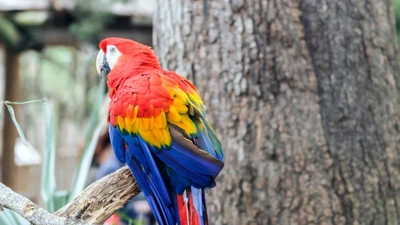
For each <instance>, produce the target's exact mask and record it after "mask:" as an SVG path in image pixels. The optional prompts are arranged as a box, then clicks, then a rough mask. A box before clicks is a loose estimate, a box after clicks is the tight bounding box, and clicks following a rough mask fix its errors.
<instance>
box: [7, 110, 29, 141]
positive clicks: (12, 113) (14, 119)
mask: <svg viewBox="0 0 400 225" xmlns="http://www.w3.org/2000/svg"><path fill="white" fill-rule="evenodd" d="M4 103H5V102H4ZM5 104H6V103H5ZM6 106H7V109H8V112H9V113H10V116H11V120H12V121H13V123H14V126H15V128H17V131H18V134H19V136H20V137H21V140H22V141H23V142H24V143H25V144H26V145H27V141H26V139H25V135H24V132H23V131H22V129H21V126H19V124H18V121H17V118H16V117H15V113H14V109H13V107H12V106H11V105H7V104H6Z"/></svg>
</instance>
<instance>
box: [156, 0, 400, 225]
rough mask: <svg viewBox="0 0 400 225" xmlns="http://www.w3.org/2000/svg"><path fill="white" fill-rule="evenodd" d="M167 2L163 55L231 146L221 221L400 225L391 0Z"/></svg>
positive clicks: (221, 185)
mask: <svg viewBox="0 0 400 225" xmlns="http://www.w3.org/2000/svg"><path fill="white" fill-rule="evenodd" d="M157 3H158V5H157V11H156V12H155V15H154V41H153V43H154V45H155V51H156V53H157V55H158V56H159V58H160V61H161V63H162V65H163V67H164V68H166V69H169V70H175V71H177V72H178V73H179V74H181V75H183V76H186V77H188V78H189V79H190V80H192V81H193V82H194V84H195V85H196V86H197V87H198V89H199V91H200V93H201V94H202V96H203V100H204V102H205V104H206V105H207V106H208V112H207V113H208V114H207V115H208V116H209V117H210V120H211V121H212V123H213V125H214V127H215V128H216V131H217V133H218V134H219V137H220V138H221V140H222V143H223V145H224V146H225V153H226V166H225V168H224V170H223V172H222V173H221V175H220V176H219V178H218V182H217V187H216V188H214V189H212V190H211V191H210V194H209V196H208V203H209V208H208V211H209V214H210V217H211V218H210V221H211V224H229V225H234V224H271V225H272V224H273V225H277V224H280V225H288V224H290V225H297V224H299V225H300V224H301V225H303V224H304V225H306V224H308V225H311V224H325V225H341V224H343V225H345V224H346V225H347V224H349V225H350V224H351V225H353V224H354V225H356V224H375V225H382V224H400V208H399V205H398V203H399V200H400V192H399V188H400V174H399V172H400V163H399V162H400V161H399V153H400V149H399V137H400V135H399V133H400V131H399V117H398V111H399V87H400V83H399V78H400V77H399V74H398V71H400V68H399V66H400V65H399V57H398V46H397V43H396V40H397V39H396V37H395V35H396V34H395V26H394V13H393V6H392V1H380V0H379V1H378V0H364V1H363V0H337V1H331V0H326V1H317V0H301V1H300V0H259V1H250V0H230V1H228V0H224V1H222V0H221V1H219V0H203V1H185V0H158V1H157Z"/></svg>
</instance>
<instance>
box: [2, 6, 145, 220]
mask: <svg viewBox="0 0 400 225" xmlns="http://www.w3.org/2000/svg"><path fill="white" fill-rule="evenodd" d="M40 1H42V0H40ZM40 1H37V3H38V2H40ZM43 1H44V0H43ZM10 2H12V1H10ZM32 2H34V1H32ZM49 2H51V4H54V5H50V7H49V8H48V9H45V10H37V9H35V10H2V9H1V5H2V4H4V3H2V4H0V50H1V48H2V47H4V48H5V49H7V50H6V51H4V52H5V54H7V53H6V52H7V51H13V52H16V53H18V54H19V60H20V74H19V76H20V85H21V86H20V88H21V96H20V99H21V100H24V101H27V100H34V99H43V100H44V101H45V103H44V104H42V103H38V104H36V103H35V104H24V105H20V106H19V110H18V112H17V114H16V115H13V116H15V117H16V119H17V121H18V123H19V124H20V125H21V126H20V130H19V131H20V132H21V133H23V134H24V136H26V139H27V141H28V142H29V144H30V145H31V146H34V147H35V149H37V150H38V152H39V153H40V155H41V156H42V160H41V162H42V163H41V164H40V165H29V166H26V167H19V168H18V169H17V171H14V173H15V174H18V176H24V177H18V179H16V180H17V181H16V185H15V187H17V189H15V187H14V188H13V189H14V190H15V191H17V192H19V193H21V194H22V195H24V196H27V197H29V198H30V199H32V200H33V201H35V202H36V203H39V204H40V205H42V206H43V207H44V208H46V209H47V210H49V211H50V212H54V211H56V210H58V209H59V208H60V207H62V206H64V205H65V204H66V203H67V202H68V201H70V200H71V199H72V198H73V197H74V196H76V195H77V194H79V193H80V192H81V191H82V189H83V188H84V187H85V186H86V185H87V180H88V179H87V178H88V174H89V173H88V171H89V169H90V168H89V167H90V166H91V165H92V159H93V154H94V149H95V146H96V143H97V139H98V137H99V135H100V133H101V132H103V131H104V129H105V128H106V125H105V124H106V120H105V118H106V107H107V105H108V103H107V100H106V99H107V96H106V88H105V81H104V80H103V81H101V80H100V78H99V76H98V75H97V72H96V71H95V64H94V61H95V57H96V55H97V52H98V47H97V45H98V42H99V41H100V40H101V39H102V38H104V36H105V35H108V34H110V33H111V34H113V32H114V33H115V36H122V37H123V36H124V35H126V37H127V38H130V37H131V36H132V33H133V32H138V33H139V34H141V33H143V32H142V31H143V30H144V31H145V32H144V35H143V36H141V37H142V38H144V39H143V40H142V41H141V42H144V43H146V42H147V43H151V24H148V23H147V24H145V25H142V24H139V25H138V24H136V23H135V22H134V20H133V18H135V19H137V18H138V17H139V16H135V17H133V12H132V13H128V14H127V13H126V12H127V10H128V12H129V9H134V10H133V11H135V10H139V9H140V7H136V6H135V7H133V4H136V3H140V4H139V5H138V6H141V7H143V6H144V9H145V8H146V7H148V6H149V5H151V4H152V3H151V1H140V0H117V1H113V0H75V1H70V2H74V3H75V4H74V5H73V7H72V8H65V9H64V8H63V9H59V6H58V5H57V4H56V3H57V2H65V1H58V0H56V1H49ZM115 9H117V10H115ZM118 10H122V11H121V12H120V13H118ZM116 11H117V13H116ZM131 11H132V10H131ZM138 12H140V10H139V11H138ZM146 13H147V12H146ZM146 13H144V14H145V17H149V16H147V14H146ZM139 14H140V13H139ZM149 18H150V21H151V16H150V17H149ZM145 21H149V19H147V20H145ZM52 29H53V30H55V31H56V34H57V32H58V31H59V30H62V32H61V36H56V38H53V41H54V43H51V44H49V43H47V42H46V40H49V37H47V36H46V35H47V33H46V32H47V31H48V30H50V31H53V30H52ZM110 30H112V31H111V32H110ZM106 31H108V33H106ZM121 31H122V32H121ZM149 31H150V32H149ZM63 32H65V35H63V34H64V33H63ZM68 35H69V36H68ZM57 37H59V38H60V40H61V39H63V41H64V40H65V39H67V38H66V37H68V38H71V37H72V40H71V41H70V42H68V43H67V44H60V43H61V42H62V41H58V40H57ZM1 44H3V45H1ZM5 57H7V55H3V56H2V54H1V52H0V62H4V58H5ZM2 69H3V68H2V65H0V89H1V88H2V87H3V86H2V85H3V84H4V78H2ZM0 99H3V93H0ZM2 108H3V107H2ZM5 113H7V114H8V112H4V111H3V112H2V109H0V121H2V117H4V116H8V115H6V114H5ZM0 125H1V122H0ZM0 127H1V126H0ZM0 130H1V129H0ZM0 144H1V140H0ZM0 157H1V152H0ZM0 163H1V162H0ZM0 166H1V165H0ZM28 167H29V168H28ZM0 168H1V167H0ZM40 180H41V182H38V181H40ZM38 194H40V195H38ZM134 222H135V221H132V223H134ZM135 223H136V222H135ZM0 224H17V225H18V224H29V223H26V221H24V220H23V219H21V218H20V217H19V216H17V215H15V213H13V212H11V211H9V210H6V211H5V213H0Z"/></svg>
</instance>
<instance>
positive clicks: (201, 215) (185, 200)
mask: <svg viewBox="0 0 400 225" xmlns="http://www.w3.org/2000/svg"><path fill="white" fill-rule="evenodd" d="M176 196H177V198H176V199H177V203H178V215H179V220H180V224H181V225H208V217H207V208H206V202H205V200H206V193H205V191H204V189H198V188H194V187H191V188H186V189H185V191H184V192H183V193H182V194H177V195H176Z"/></svg>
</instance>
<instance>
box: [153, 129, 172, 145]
mask: <svg viewBox="0 0 400 225" xmlns="http://www.w3.org/2000/svg"><path fill="white" fill-rule="evenodd" d="M163 130H164V129H154V130H153V134H154V137H155V139H156V140H158V142H159V143H160V144H161V145H164V146H169V144H170V143H169V142H168V139H167V138H166V137H165V136H164V132H163Z"/></svg>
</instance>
